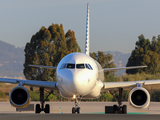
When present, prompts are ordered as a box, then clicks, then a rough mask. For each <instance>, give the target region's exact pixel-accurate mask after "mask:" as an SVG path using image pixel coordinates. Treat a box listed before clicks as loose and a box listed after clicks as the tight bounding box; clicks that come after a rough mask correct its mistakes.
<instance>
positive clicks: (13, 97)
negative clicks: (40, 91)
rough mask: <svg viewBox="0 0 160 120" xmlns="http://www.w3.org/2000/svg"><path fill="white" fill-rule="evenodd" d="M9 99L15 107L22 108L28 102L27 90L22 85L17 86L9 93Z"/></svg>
mask: <svg viewBox="0 0 160 120" xmlns="http://www.w3.org/2000/svg"><path fill="white" fill-rule="evenodd" d="M9 100H10V103H11V105H12V106H14V107H16V108H24V107H26V106H28V104H29V102H30V97H29V92H28V90H27V89H26V88H25V87H23V86H17V87H15V88H13V89H12V90H11V92H10V93H9Z"/></svg>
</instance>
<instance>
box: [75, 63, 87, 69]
mask: <svg viewBox="0 0 160 120" xmlns="http://www.w3.org/2000/svg"><path fill="white" fill-rule="evenodd" d="M76 68H77V69H85V66H84V64H76Z"/></svg>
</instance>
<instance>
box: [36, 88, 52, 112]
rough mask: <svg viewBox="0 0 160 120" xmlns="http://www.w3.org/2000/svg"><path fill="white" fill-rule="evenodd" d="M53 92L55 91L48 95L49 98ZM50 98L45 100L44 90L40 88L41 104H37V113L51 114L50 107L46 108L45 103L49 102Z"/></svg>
mask: <svg viewBox="0 0 160 120" xmlns="http://www.w3.org/2000/svg"><path fill="white" fill-rule="evenodd" d="M52 92H53V90H52V91H51V92H50V93H49V94H48V96H49V95H50V94H51V93H52ZM48 96H47V97H46V99H44V88H40V102H41V106H40V104H36V110H35V113H40V112H41V111H44V112H45V113H50V105H49V104H46V105H45V108H44V103H45V101H46V100H47V98H48Z"/></svg>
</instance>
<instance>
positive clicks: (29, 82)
mask: <svg viewBox="0 0 160 120" xmlns="http://www.w3.org/2000/svg"><path fill="white" fill-rule="evenodd" d="M0 82H4V83H12V84H21V85H27V86H32V87H44V88H48V89H57V85H58V83H57V82H48V81H37V80H21V79H10V78H0Z"/></svg>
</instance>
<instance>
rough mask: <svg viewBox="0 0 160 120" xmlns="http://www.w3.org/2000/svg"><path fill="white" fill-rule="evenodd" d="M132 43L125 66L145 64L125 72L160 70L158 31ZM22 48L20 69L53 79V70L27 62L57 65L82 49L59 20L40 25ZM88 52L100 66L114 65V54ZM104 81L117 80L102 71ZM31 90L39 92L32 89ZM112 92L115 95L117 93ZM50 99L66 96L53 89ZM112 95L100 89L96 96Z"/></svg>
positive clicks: (33, 77) (33, 76) (34, 76)
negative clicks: (22, 55)
mask: <svg viewBox="0 0 160 120" xmlns="http://www.w3.org/2000/svg"><path fill="white" fill-rule="evenodd" d="M135 45H136V46H135V49H134V50H133V51H132V54H131V56H130V58H129V59H128V63H127V65H126V66H141V65H147V66H148V68H143V69H133V70H126V73H127V74H136V73H143V72H145V73H151V74H156V73H158V72H160V66H159V65H160V35H158V37H157V38H156V37H155V36H154V37H153V38H152V41H150V40H149V39H146V38H145V37H144V35H143V34H141V35H140V36H139V37H138V41H137V42H136V44H135ZM24 51H25V63H24V70H23V73H24V76H25V77H26V79H29V80H40V81H56V74H55V70H51V69H43V68H32V67H28V64H34V65H45V66H57V65H58V63H59V61H60V60H61V59H62V58H63V57H64V56H66V55H67V54H69V53H72V52H81V49H80V47H79V45H78V43H77V41H76V37H75V32H74V31H72V30H68V31H67V32H66V33H64V30H63V25H62V24H60V25H58V24H52V25H50V26H49V27H48V28H45V27H44V26H42V27H41V28H40V30H39V31H38V32H37V33H35V34H34V35H33V36H32V37H31V40H30V42H28V43H27V44H26V46H25V49H24ZM90 56H91V57H92V58H93V59H95V60H97V61H98V62H99V63H100V65H101V66H102V67H103V68H111V67H116V66H115V64H114V62H113V60H112V59H113V56H112V55H111V54H109V53H108V54H105V53H104V52H103V51H98V52H97V53H95V52H93V53H90ZM105 81H117V78H116V77H115V73H114V72H107V73H105ZM157 93H159V92H157ZM31 94H39V93H38V92H36V93H34V92H33V93H31ZM127 95H128V92H125V94H124V96H125V97H124V98H125V100H126V99H128V97H126V96H127ZM32 96H35V95H32ZM115 96H117V95H116V93H115ZM49 99H50V101H51V100H53V101H55V100H60V101H63V100H65V99H64V98H62V97H61V96H60V95H59V94H58V93H53V94H52V95H51V96H50V97H49ZM115 99H116V98H113V96H112V95H111V94H109V93H102V96H101V97H100V98H99V99H97V100H99V101H114V100H115Z"/></svg>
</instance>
